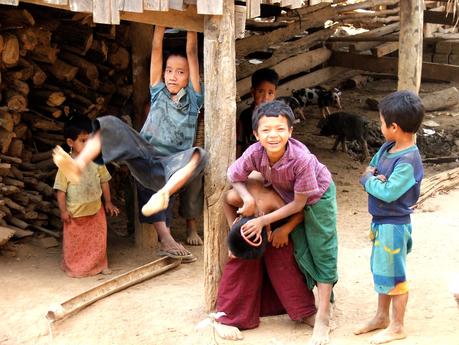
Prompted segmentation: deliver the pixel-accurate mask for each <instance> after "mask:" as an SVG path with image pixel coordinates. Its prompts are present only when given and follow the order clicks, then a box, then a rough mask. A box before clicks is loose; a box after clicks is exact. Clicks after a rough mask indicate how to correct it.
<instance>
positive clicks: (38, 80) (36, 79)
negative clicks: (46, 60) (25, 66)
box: [31, 62, 48, 86]
mask: <svg viewBox="0 0 459 345" xmlns="http://www.w3.org/2000/svg"><path fill="white" fill-rule="evenodd" d="M31 64H32V66H33V75H32V82H33V85H35V86H41V85H43V84H44V83H45V81H46V78H48V76H47V75H46V73H45V72H43V70H42V69H41V67H40V66H38V65H37V64H36V63H34V62H31Z"/></svg>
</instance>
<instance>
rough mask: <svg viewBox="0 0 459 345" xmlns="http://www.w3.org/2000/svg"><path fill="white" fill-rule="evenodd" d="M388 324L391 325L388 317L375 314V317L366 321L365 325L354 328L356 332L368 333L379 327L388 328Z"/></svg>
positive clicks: (357, 333)
mask: <svg viewBox="0 0 459 345" xmlns="http://www.w3.org/2000/svg"><path fill="white" fill-rule="evenodd" d="M387 326H389V319H388V318H380V317H376V316H375V317H374V318H373V319H371V320H370V321H368V322H366V323H364V324H363V325H360V326H359V327H358V328H357V329H356V330H354V334H356V335H359V334H363V333H368V332H371V331H375V330H377V329H383V328H386V327H387Z"/></svg>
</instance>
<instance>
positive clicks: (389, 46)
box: [371, 42, 398, 57]
mask: <svg viewBox="0 0 459 345" xmlns="http://www.w3.org/2000/svg"><path fill="white" fill-rule="evenodd" d="M397 50H398V42H386V43H383V44H380V45H377V46H376V47H374V48H371V53H372V54H373V55H375V56H377V57H381V56H385V55H388V54H390V53H393V52H395V51H397Z"/></svg>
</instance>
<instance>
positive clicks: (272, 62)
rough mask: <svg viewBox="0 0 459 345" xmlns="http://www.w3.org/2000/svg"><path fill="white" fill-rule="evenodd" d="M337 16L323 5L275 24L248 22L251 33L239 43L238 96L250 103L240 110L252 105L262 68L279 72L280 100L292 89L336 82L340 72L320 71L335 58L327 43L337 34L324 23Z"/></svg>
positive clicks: (299, 11) (283, 17)
mask: <svg viewBox="0 0 459 345" xmlns="http://www.w3.org/2000/svg"><path fill="white" fill-rule="evenodd" d="M336 15H337V12H336V10H335V8H334V7H333V6H331V4H330V3H320V4H317V5H313V6H304V7H301V8H298V9H295V10H292V11H287V12H286V13H285V14H279V16H277V17H276V18H275V20H272V19H271V18H265V19H264V20H261V21H257V22H255V21H252V22H251V21H247V23H246V26H247V28H250V29H251V31H250V32H248V34H246V37H244V38H242V39H239V40H236V56H237V59H238V61H237V66H236V78H237V92H238V96H239V98H240V99H241V100H244V99H245V100H246V101H244V102H242V103H241V104H240V105H239V106H240V108H241V109H242V108H244V107H245V105H246V104H247V103H248V102H250V100H249V99H248V98H249V97H250V86H251V80H250V77H251V75H252V74H253V73H254V72H255V71H256V70H258V69H260V68H273V69H274V70H276V71H277V73H278V74H279V76H280V79H281V81H280V85H279V88H278V95H279V96H283V95H289V94H290V93H291V90H292V88H301V87H310V86H314V85H319V84H321V83H323V82H325V81H326V80H328V79H330V78H332V77H333V76H334V75H335V74H336V73H337V70H333V69H330V68H320V67H321V66H322V65H323V64H324V63H325V62H326V61H327V60H328V59H329V57H330V55H331V51H330V50H329V49H327V48H325V47H323V42H324V41H325V40H326V39H328V38H329V37H330V36H331V35H332V34H333V33H334V29H333V28H325V27H324V23H325V22H326V21H327V20H329V19H332V18H334V17H335V16H336ZM246 33H247V32H246ZM340 71H341V72H342V70H340ZM310 72H313V73H310Z"/></svg>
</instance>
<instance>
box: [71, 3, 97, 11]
mask: <svg viewBox="0 0 459 345" xmlns="http://www.w3.org/2000/svg"><path fill="white" fill-rule="evenodd" d="M92 1H93V0H69V3H70V10H71V11H74V12H89V13H92V9H93V6H94V5H93V3H92Z"/></svg>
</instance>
